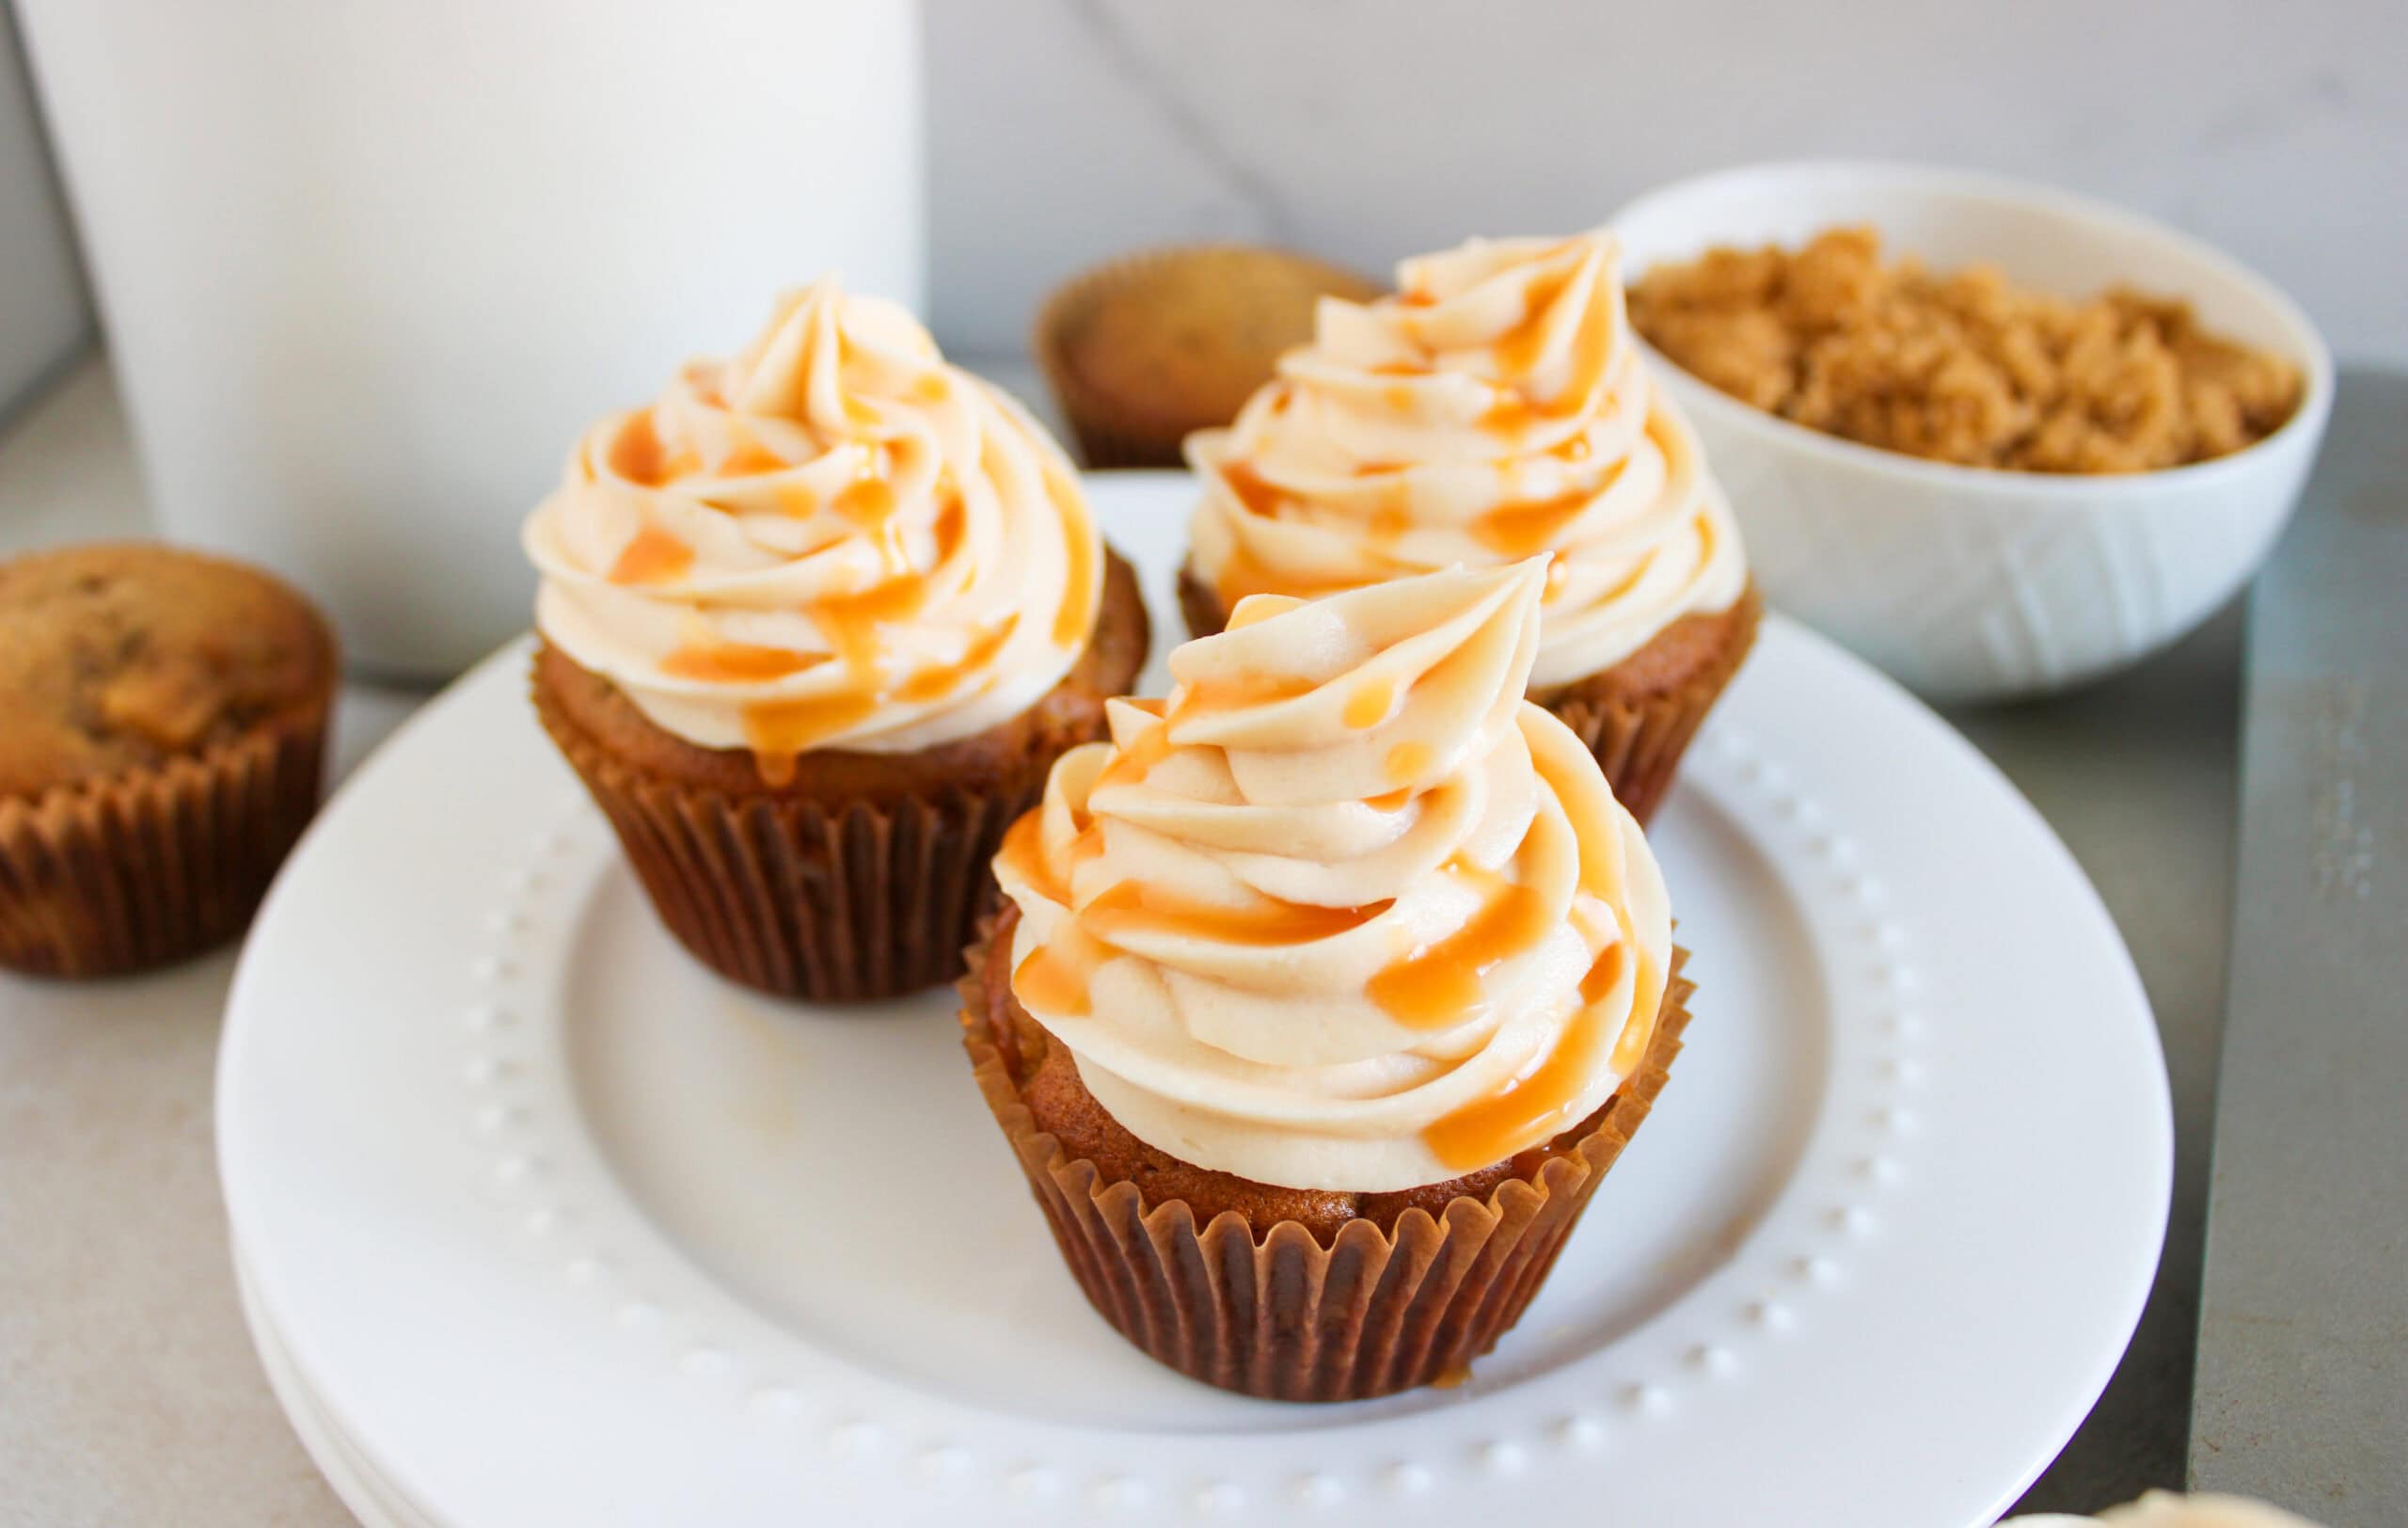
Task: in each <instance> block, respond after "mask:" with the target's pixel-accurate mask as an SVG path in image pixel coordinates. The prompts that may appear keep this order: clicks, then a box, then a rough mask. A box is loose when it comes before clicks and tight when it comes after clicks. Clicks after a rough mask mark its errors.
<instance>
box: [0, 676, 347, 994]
mask: <svg viewBox="0 0 2408 1528" xmlns="http://www.w3.org/2000/svg"><path fill="white" fill-rule="evenodd" d="M325 723H326V719H325V712H324V711H323V710H322V711H320V712H319V713H318V714H317V715H316V716H315V717H314V718H313V719H309V720H306V721H302V722H297V723H293V724H285V725H280V726H274V727H266V728H261V729H260V730H259V731H257V732H254V733H253V734H252V735H250V736H248V737H246V738H244V739H243V740H240V741H237V742H233V743H230V744H227V745H225V746H224V747H220V748H213V749H210V750H208V751H206V752H204V753H201V754H198V755H194V756H188V757H179V758H174V759H170V760H168V761H167V762H166V763H165V764H162V765H160V766H158V767H156V768H152V769H146V770H142V771H139V772H135V773H133V774H130V775H125V776H120V777H118V778H114V779H109V780H103V781H99V782H92V783H87V784H79V785H73V786H62V787H59V788H55V789H53V790H49V791H46V792H44V793H43V794H41V795H40V796H37V797H34V798H32V799H31V800H24V801H0V965H5V966H8V967H10V968H13V969H15V970H19V971H26V972H31V973H34V974H37V975H41V976H60V977H98V976H116V975H120V974H123V973H126V972H132V971H140V970H145V969H148V968H150V967H152V966H158V965H166V964H168V963H172V962H175V961H180V960H183V959H186V958H188V957H190V956H194V955H198V954H199V953H201V952H202V951H203V950H206V949H209V948H212V947H214V946H216V945H218V944H221V943H223V942H224V941H226V940H228V939H230V938H232V937H233V936H234V935H235V934H237V933H239V932H241V931H242V930H243V928H244V926H245V925H246V924H247V923H249V922H250V919H251V915H252V914H253V913H255V912H256V911H258V909H259V904H260V899H261V897H262V896H264V895H265V894H266V892H267V887H268V883H269V882H270V881H272V880H274V879H275V876H276V872H277V867H278V866H280V865H282V864H283V863H284V857H285V855H286V854H287V853H288V852H291V850H292V848H293V843H294V841H295V840H296V839H298V838H299V837H300V836H301V830H302V829H304V828H306V827H308V826H309V819H310V818H311V817H313V816H314V815H316V812H317V809H318V785H319V778H320V772H321V767H322V763H323V760H324V756H325Z"/></svg>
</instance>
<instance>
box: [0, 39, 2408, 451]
mask: <svg viewBox="0 0 2408 1528" xmlns="http://www.w3.org/2000/svg"><path fill="white" fill-rule="evenodd" d="M876 3H896V0H876ZM925 11H926V22H927V24H926V36H927V102H928V108H927V109H928V122H927V133H928V186H927V197H928V217H929V231H930V235H931V257H932V258H931V267H930V272H929V276H930V282H929V284H930V288H931V291H932V294H933V297H932V302H933V309H934V311H933V315H932V317H933V320H934V322H935V324H936V326H937V328H938V330H939V335H940V338H942V339H943V341H944V342H946V344H947V345H948V346H949V347H951V348H953V349H956V350H958V351H960V352H961V353H963V354H964V355H966V356H972V357H998V356H1006V355H1011V354H1015V353H1017V352H1019V351H1020V350H1021V349H1022V346H1023V343H1024V341H1025V334H1026V329H1027V326H1028V321H1029V317H1030V314H1031V313H1032V311H1033V310H1034V308H1035V305H1036V303H1037V300H1038V297H1039V296H1040V295H1041V294H1043V293H1044V291H1045V290H1046V289H1047V288H1048V287H1049V286H1051V285H1052V284H1053V283H1054V281H1055V280H1057V279H1060V278H1062V277H1063V276H1065V275H1067V274H1069V272H1070V271H1072V270H1074V269H1075V268H1077V267H1078V266H1079V265H1081V264H1083V263H1086V262H1089V261H1092V260H1096V259H1099V258H1101V257H1103V256H1106V255H1109V254H1111V253H1114V252H1116V251H1117V250H1121V249H1124V248H1128V247H1133V246H1135V245H1140V244H1145V243H1149V242H1158V241H1164V240H1178V239H1190V238H1196V237H1203V236H1224V237H1236V238H1248V239H1262V240H1270V241H1274V242H1279V243H1286V244H1291V245H1296V246H1300V247H1307V248H1310V249H1313V250H1317V251H1321V252H1323V253H1327V254H1330V255H1332V256H1335V257H1338V258H1339V259H1342V260H1346V261H1349V262H1352V263H1355V264H1357V265H1360V266H1362V267H1363V268H1365V269H1366V270H1369V271H1371V272H1373V273H1380V272H1384V271H1385V270H1386V266H1387V265H1388V264H1389V263H1391V262H1392V261H1394V260H1395V259H1397V258H1398V257H1399V256H1402V255H1404V254H1409V253H1412V252H1414V251H1416V250H1420V249H1426V248H1434V247H1440V246H1443V245H1446V244H1449V243H1451V242H1453V241H1455V240H1457V239H1459V238H1461V237H1462V236H1463V235H1465V234H1466V233H1469V232H1472V231H1487V232H1511V231H1529V232H1543V231H1554V230H1562V229H1569V228H1572V227H1575V226H1577V225H1580V224H1583V223H1587V222H1591V221H1593V220H1595V219H1598V218H1601V217H1602V216H1604V215H1606V214H1607V213H1608V212H1609V211H1610V210H1611V209H1612V208H1614V207H1615V206H1617V205H1619V204H1620V203H1621V202H1622V201H1623V200H1624V199H1626V198H1627V197H1629V196H1631V195H1632V194H1634V193H1636V192H1637V191H1639V190H1640V189H1642V188H1644V187H1646V186H1648V185H1650V184H1654V183H1657V182H1661V181H1665V180H1670V179H1672V178H1675V177H1678V176H1682V175H1687V174H1690V173H1692V172H1695V171H1697V170H1701V169H1705V168H1710V167H1716V166H1720V165H1727V164H1733V163H1738V162H1741V161H1745V160H1750V159H1761V158H1769V157H1787V156H1796V155H1806V154H1851V155H1881V156H1891V157H1907V158H1916V159H1926V160H1934V161H1941V162H1946V163H1955V164H1961V165H1968V166H1974V167H1985V168H1989V169H1995V170H2000V171H2004V172H2007V173H2011V174H2015V175H2019V176H2024V177H2028V178H2032V179H2036V180H2041V181H2046V182H2051V183H2057V184H2060V185H2064V186H2067V187H2069V188H2072V189H2076V190H2081V191H2085V192H2089V193H2092V194H2094V195H2097V196H2100V197H2104V198H2107V199H2111V200H2115V201H2118V202H2122V203H2124V204H2126V205H2129V206H2131V207H2134V208H2137V209H2140V210H2142V211H2145V212H2148V213H2152V214H2155V215H2159V216H2162V217H2163V218H2166V219H2167V220H2169V221H2171V222H2173V223H2175V224H2177V225H2178V226H2180V227H2183V228H2185V229H2188V230H2190V231H2193V232H2195V233H2198V234H2201V235H2203V236H2205V237H2206V238H2208V239H2209V240H2210V241H2212V242H2214V243H2216V244H2218V245H2221V246H2222V247H2225V248H2226V249H2227V250H2229V251H2231V252H2232V253H2234V254H2236V255H2238V256H2240V257H2241V258H2242V260H2245V261H2247V262H2249V263H2252V264H2254V265H2256V266H2257V267H2258V268H2259V269H2260V270H2262V271H2264V272H2265V273H2266V274H2267V275H2268V276H2271V277H2272V278H2273V279H2274V280H2276V281H2277V282H2279V283H2281V284H2282V285H2283V286H2285V287H2286V288H2288V289H2289V291H2290V292H2291V293H2292V294H2294V295H2296V296H2297V297H2298V298H2299V299H2300V300H2301V301H2302V302H2303V303H2304V304H2305V306H2306V307H2307V308H2308V310H2310V312H2311V313H2313V314H2314V316H2315V317H2316V319H2317V321H2318V322H2319V323H2320V324H2321V326H2323V327H2324V329H2325V331H2326V333H2327V334H2328V336H2330V338H2331V339H2332V341H2333V342H2334V344H2335V347H2336V348H2337V350H2339V351H2341V352H2342V353H2343V354H2344V355H2357V356H2381V357H2390V358H2397V357H2400V356H2408V282H2403V281H2402V280H2400V279H2399V277H2398V275H2397V273H2396V269H2395V267H2396V263H2397V260H2398V256H2399V253H2400V250H2401V249H2403V248H2408V78H2403V72H2402V71H2403V66H2408V5H2402V4H2400V3H2399V0H2296V3H2292V4H2287V5H2283V6H2269V5H2264V4H2262V3H2257V0H2187V3H2184V4H2181V5H2168V4H2145V3H2141V0H2019V3H2015V4H2004V3H1999V4H1990V5H1984V6H1953V5H1933V4H1930V3H1928V0H1853V3H1845V0H1844V3H1841V4H1826V5H1818V6H1798V5H1772V4H1765V3H1761V0H1686V3H1684V4H1680V5H1663V4H1657V5H1632V4H1608V5H1595V4H1585V3H1580V0H1407V3H1398V0H1214V3H1212V4H1210V5H1204V4H1195V3H1187V4H1177V3H1173V4H1165V3H1164V0H1007V3H1003V4H998V3H996V0H925ZM0 24H5V16H0ZM12 53H13V49H0V410H5V409H6V408H7V407H8V405H9V404H11V403H12V402H16V401H21V400H22V399H23V398H24V395H25V391H26V390H27V389H28V388H29V387H30V386H31V385H32V383H33V382H34V381H35V379H37V378H38V377H40V376H42V375H44V374H48V372H49V371H50V370H51V369H52V368H54V367H55V364H56V363H57V361H58V360H59V358H60V357H61V356H62V355H63V354H65V353H66V352H68V351H71V349H73V348H74V347H75V346H76V345H77V344H79V343H80V342H82V340H83V338H84V337H85V336H86V335H87V333H88V332H89V331H88V327H87V322H88V321H87V310H86V308H85V298H84V296H83V293H82V288H81V285H80V283H79V282H78V281H77V280H76V279H74V277H73V275H72V273H71V264H70V258H71V257H70V255H69V245H68V242H67V240H66V237H65V233H64V229H65V223H64V220H63V218H62V217H61V215H60V214H59V212H58V208H57V203H56V200H55V198H54V196H53V194H52V188H51V186H50V183H49V178H48V175H47V173H46V172H45V171H44V169H43V168H42V166H41V160H40V137H39V135H38V132H37V130H36V127H35V117H34V114H33V112H32V110H31V108H30V104H29V102H28V99H27V95H26V91H25V89H24V81H23V78H22V75H21V73H20V72H19V71H18V70H17V69H16V68H14V67H13V65H14V59H13V58H12V57H9V56H7V55H8V54H12ZM815 151H825V149H824V146H822V147H821V148H820V149H815V148H814V147H813V146H809V145H798V146H797V155H798V163H799V167H800V173H801V175H802V176H803V178H804V179H805V181H806V182H807V178H808V167H809V164H810V159H811V155H812V153H814V152H815Z"/></svg>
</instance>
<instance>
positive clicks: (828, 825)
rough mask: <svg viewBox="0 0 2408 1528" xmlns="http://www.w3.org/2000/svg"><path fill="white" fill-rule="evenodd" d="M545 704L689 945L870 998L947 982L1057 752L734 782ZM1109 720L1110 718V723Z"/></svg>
mask: <svg viewBox="0 0 2408 1528" xmlns="http://www.w3.org/2000/svg"><path fill="white" fill-rule="evenodd" d="M534 698H535V708H536V711H537V713H538V714H539V715H540V716H541V717H542V718H543V723H544V728H545V730H546V731H547V732H548V733H550V734H551V737H552V740H553V742H554V743H556V744H558V745H559V747H560V750H561V753H562V755H563V756H565V757H566V758H567V759H568V762H569V765H570V767H571V768H572V769H574V770H575V771H576V772H577V773H578V778H579V779H581V780H583V781H584V782H585V788H586V789H587V791H588V792H589V793H591V794H592V796H593V798H594V804H596V805H598V806H600V807H601V808H602V811H603V815H604V816H606V817H608V818H609V819H610V826H611V828H612V829H613V830H614V831H615V832H616V833H617V835H618V838H619V842H620V845H621V846H622V847H623V848H624V849H625V850H626V855H627V859H628V860H629V862H630V863H631V864H633V865H634V867H635V871H636V876H637V879H638V880H640V881H641V882H642V883H643V888H644V891H645V892H646V894H647V895H648V896H649V897H650V899H651V901H652V905H653V908H654V910H655V911H656V912H657V913H658V914H659V915H660V920H661V922H663V923H664V924H666V925H667V926H668V928H669V931H670V932H671V933H673V934H674V935H676V937H677V941H678V943H680V944H682V945H684V946H685V947H687V948H688V949H689V950H690V951H692V952H693V954H694V956H695V958H696V959H698V960H700V961H701V962H702V963H704V964H705V965H708V966H709V967H711V969H713V970H715V971H717V972H719V973H720V974H721V975H722V976H724V977H727V978H728V979H731V980H734V981H738V982H741V983H743V984H744V985H746V986H748V987H753V988H757V989H759V990H760V991H763V992H767V993H771V994H774V995H780V996H787V997H802V998H806V999H808V1000H810V1001H813V1002H825V1003H837V1002H858V1001H864V1000H868V999H872V998H880V997H894V996H897V995H902V994H905V993H911V992H917V991H920V990H922V989H924V988H927V987H935V986H942V985H943V984H944V983H946V982H948V981H951V980H953V979H955V978H956V977H958V975H959V974H960V960H961V947H962V943H963V941H964V940H965V939H967V938H968V937H969V936H970V935H971V934H972V932H973V931H975V929H976V927H977V924H978V920H979V918H981V917H982V916H984V915H986V913H987V912H988V911H989V910H990V908H991V906H992V905H993V902H994V898H995V885H994V878H993V875H992V873H991V872H990V869H989V862H990V861H991V860H992V859H993V858H994V856H995V852H996V851H997V850H998V849H1000V848H1001V847H1002V846H1003V839H1004V830H1005V829H1006V828H1008V827H1010V826H1011V824H1012V823H1013V822H1014V821H1015V820H1017V819H1018V818H1019V817H1020V815H1021V814H1022V812H1025V811H1027V810H1028V809H1029V808H1030V807H1032V806H1035V805H1036V804H1038V799H1039V798H1040V797H1041V796H1042V795H1043V793H1044V789H1045V776H1046V772H1047V771H1048V770H1049V769H1050V768H1051V767H1052V765H1053V762H1054V759H1053V756H1052V755H1051V754H1045V755H1037V756H1031V757H1030V758H1028V759H1027V760H1026V761H1024V763H1023V765H1022V767H1021V768H1020V769H1018V770H1015V771H1013V772H1009V773H1007V774H1006V775H1005V776H1004V777H1003V778H1000V779H994V780H985V781H980V782H977V783H976V784H975V785H964V784H948V785H946V786H944V787H943V788H939V789H936V790H934V791H932V792H930V793H928V794H927V795H907V796H902V797H899V798H897V799H895V800H892V801H888V802H882V803H871V802H866V801H852V802H821V801H816V800H811V799H806V798H795V797H781V796H779V795H776V794H774V793H770V794H761V795H745V796H731V795H728V794H726V793H724V792H721V791H717V790H711V789H706V788H700V787H696V786H691V785H688V784H684V783H681V782H678V781H674V780H668V779H648V778H645V777H643V776H642V775H640V774H638V773H637V772H635V771H632V770H630V769H628V768H627V767H626V766H625V765H623V764H621V763H619V762H617V761H616V760H614V759H613V758H611V757H610V756H608V755H607V754H606V753H604V752H603V750H602V749H601V748H600V747H598V746H597V745H595V744H594V741H593V740H590V739H589V738H587V737H586V736H585V735H584V734H583V733H582V732H581V731H579V730H578V727H577V726H576V724H574V723H573V722H571V721H570V720H569V719H568V717H567V716H566V715H565V714H564V712H563V710H562V707H561V706H560V704H559V702H558V701H557V699H556V698H555V697H554V696H553V695H552V694H551V693H550V692H549V691H548V690H547V688H546V687H545V686H544V685H542V684H540V683H538V684H536V685H535V686H534ZM1100 726H1101V723H1100V722H1099V727H1100Z"/></svg>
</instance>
